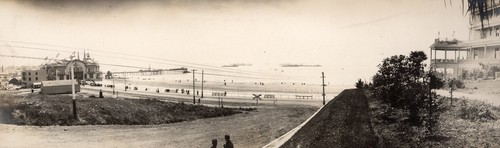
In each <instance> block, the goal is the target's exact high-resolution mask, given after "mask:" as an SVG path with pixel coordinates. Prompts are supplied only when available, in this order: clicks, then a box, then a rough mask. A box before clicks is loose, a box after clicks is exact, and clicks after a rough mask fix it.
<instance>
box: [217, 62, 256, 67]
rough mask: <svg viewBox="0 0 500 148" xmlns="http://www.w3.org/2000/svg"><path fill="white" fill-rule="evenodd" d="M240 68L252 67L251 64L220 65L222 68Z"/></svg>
mask: <svg viewBox="0 0 500 148" xmlns="http://www.w3.org/2000/svg"><path fill="white" fill-rule="evenodd" d="M240 66H252V64H246V63H236V64H229V65H222V67H240Z"/></svg>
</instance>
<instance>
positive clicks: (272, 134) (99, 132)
mask: <svg viewBox="0 0 500 148" xmlns="http://www.w3.org/2000/svg"><path fill="white" fill-rule="evenodd" d="M316 109H317V108H316V107H304V106H302V107H293V106H289V107H278V108H265V109H261V110H259V112H250V113H248V114H237V115H233V116H227V117H219V118H210V119H202V120H195V121H188V122H179V123H173V124H161V125H141V126H129V125H106V126H92V125H90V126H47V127H36V126H16V125H7V124H0V147H175V148H177V147H209V146H210V145H211V140H212V139H214V138H216V139H218V142H219V147H220V146H222V144H223V141H224V140H223V138H224V135H225V134H229V135H231V139H233V140H232V141H233V143H234V145H235V147H262V146H264V145H265V144H267V143H269V142H270V141H272V140H274V139H275V138H277V137H279V136H281V135H282V134H284V133H286V132H288V131H289V130H291V129H292V128H294V127H295V126H297V125H299V124H300V123H302V122H303V121H304V120H305V119H306V118H308V117H309V116H311V115H312V114H313V113H314V112H315V111H316Z"/></svg>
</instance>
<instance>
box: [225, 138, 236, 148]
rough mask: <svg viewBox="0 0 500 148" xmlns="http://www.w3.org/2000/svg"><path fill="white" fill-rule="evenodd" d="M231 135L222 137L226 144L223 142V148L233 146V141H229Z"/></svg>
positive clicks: (231, 147)
mask: <svg viewBox="0 0 500 148" xmlns="http://www.w3.org/2000/svg"><path fill="white" fill-rule="evenodd" d="M230 138H231V137H229V135H225V136H224V139H225V140H226V144H224V148H234V146H233V142H231V139H230Z"/></svg>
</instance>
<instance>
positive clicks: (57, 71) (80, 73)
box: [42, 53, 102, 82]
mask: <svg viewBox="0 0 500 148" xmlns="http://www.w3.org/2000/svg"><path fill="white" fill-rule="evenodd" d="M71 65H73V66H74V74H75V79H76V80H77V81H78V82H80V81H81V80H94V81H100V80H102V72H101V71H99V63H98V62H96V61H95V60H94V59H93V58H91V57H90V54H89V53H87V54H85V53H84V56H83V59H80V56H78V58H76V59H73V57H70V59H69V60H68V59H63V60H55V61H53V62H51V63H47V64H44V65H42V69H43V70H45V71H46V72H47V74H48V77H47V80H69V79H71V77H70V76H71Z"/></svg>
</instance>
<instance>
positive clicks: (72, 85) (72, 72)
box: [71, 62, 78, 119]
mask: <svg viewBox="0 0 500 148" xmlns="http://www.w3.org/2000/svg"><path fill="white" fill-rule="evenodd" d="M74 69H75V64H74V63H73V62H72V63H71V93H72V94H73V118H74V119H78V117H77V114H76V100H75V98H76V96H75V70H74Z"/></svg>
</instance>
